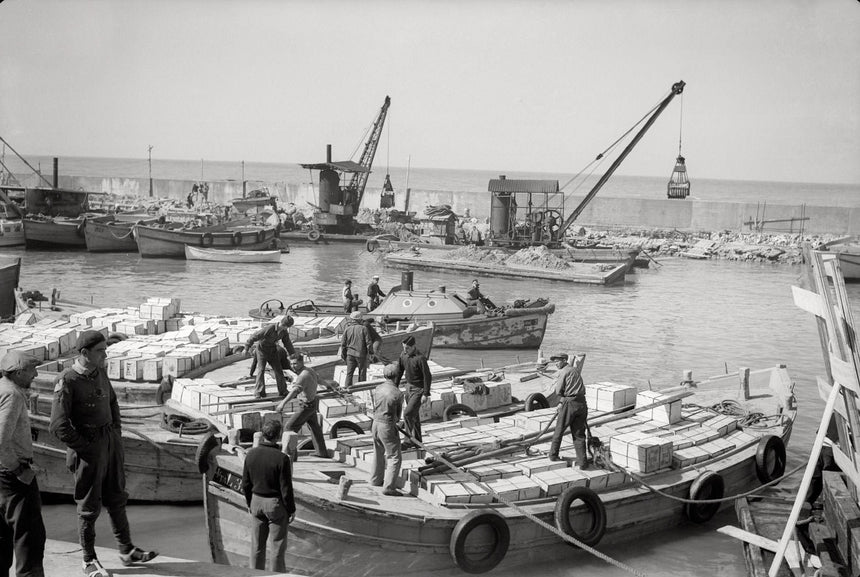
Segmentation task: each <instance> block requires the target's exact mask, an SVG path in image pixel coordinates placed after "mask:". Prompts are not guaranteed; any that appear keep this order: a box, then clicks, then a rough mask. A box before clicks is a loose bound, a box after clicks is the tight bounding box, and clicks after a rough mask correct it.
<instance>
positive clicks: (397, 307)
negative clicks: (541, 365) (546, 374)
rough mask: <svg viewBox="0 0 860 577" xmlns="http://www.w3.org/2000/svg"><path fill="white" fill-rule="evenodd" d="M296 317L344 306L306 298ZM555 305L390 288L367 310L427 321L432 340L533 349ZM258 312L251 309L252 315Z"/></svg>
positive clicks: (384, 317) (389, 319)
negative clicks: (486, 302) (479, 304)
mask: <svg viewBox="0 0 860 577" xmlns="http://www.w3.org/2000/svg"><path fill="white" fill-rule="evenodd" d="M288 310H289V311H290V313H291V314H292V315H294V316H297V317H302V316H320V315H331V314H341V315H344V314H346V313H344V312H343V307H342V306H340V305H333V304H315V303H314V302H313V301H310V300H305V301H300V302H298V303H294V304H292V305H290V306H289V307H288ZM554 311H555V305H554V304H551V303H548V302H547V301H546V300H544V299H537V300H535V301H532V302H523V301H521V302H516V303H514V305H506V306H503V307H498V308H495V309H492V310H491V309H486V312H483V313H481V312H478V311H477V309H476V307H475V306H474V305H470V304H468V297H467V296H465V295H461V294H458V293H454V292H451V293H448V292H442V291H439V290H432V291H419V290H411V291H396V292H394V291H392V292H390V293H389V294H388V296H386V297H385V299H384V300H383V301H382V303H380V305H379V306H378V307H376V308H375V309H373V311H371V312H369V313H368V314H369V315H371V316H372V317H373V318H374V319H376V320H377V322H378V324H380V325H392V324H395V325H396V323H398V322H400V323H410V322H419V323H427V322H432V323H433V324H434V325H435V327H436V332H435V333H434V336H433V346H435V347H438V348H464V349H536V348H538V347H540V345H541V343H542V342H543V337H544V333H545V332H546V323H547V319H548V317H549V315H550V314H552V313H553V312H554ZM254 314H259V312H257V313H255V311H251V315H252V316H253V315H254Z"/></svg>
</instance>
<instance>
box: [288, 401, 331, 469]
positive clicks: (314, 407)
mask: <svg viewBox="0 0 860 577" xmlns="http://www.w3.org/2000/svg"><path fill="white" fill-rule="evenodd" d="M319 403H320V401H319V399H314V400H313V401H311V402H310V403H305V404H303V405H302V410H301V411H297V412H295V413H293V416H292V417H290V420H289V421H287V424H286V425H284V429H289V430H291V431H293V432H296V433H298V432H299V430H300V429H301V428H302V425H304V424H305V423H307V424H308V427H310V428H311V434H312V436H313V440H314V448H315V449H316V450H317V456H318V457H323V458H328V449H327V448H326V446H325V437H324V436H323V432H322V427H321V426H320V422H319V417H318V416H317V415H319V410H318V408H319Z"/></svg>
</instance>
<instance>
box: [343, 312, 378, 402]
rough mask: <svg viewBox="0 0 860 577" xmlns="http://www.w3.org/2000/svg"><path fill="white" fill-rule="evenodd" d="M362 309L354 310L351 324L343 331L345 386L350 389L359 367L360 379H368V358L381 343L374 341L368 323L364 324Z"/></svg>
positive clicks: (351, 314)
mask: <svg viewBox="0 0 860 577" xmlns="http://www.w3.org/2000/svg"><path fill="white" fill-rule="evenodd" d="M363 316H364V315H363V314H362V313H361V311H353V312H352V313H350V315H349V320H350V324H349V326H347V327H346V329H345V330H344V331H343V336H342V337H341V339H340V358H342V359H343V360H344V361H345V362H346V379H345V380H344V382H343V387H344V388H345V389H346V390H349V389H350V387H352V377H353V375H354V374H355V370H356V369H358V380H359V381H366V380H367V360H368V357H369V356H370V355H371V354H375V351H374V345H376V349H377V350H378V349H379V344H377V343H374V341H373V339H372V337H371V334H370V331H369V330H368V329H367V325H365V324H364V322H363V320H362V317H363Z"/></svg>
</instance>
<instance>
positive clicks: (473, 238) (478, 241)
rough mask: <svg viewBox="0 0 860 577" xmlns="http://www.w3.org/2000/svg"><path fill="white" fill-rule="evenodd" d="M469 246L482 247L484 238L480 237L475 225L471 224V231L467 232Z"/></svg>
mask: <svg viewBox="0 0 860 577" xmlns="http://www.w3.org/2000/svg"><path fill="white" fill-rule="evenodd" d="M472 220H475V219H472ZM469 244H470V245H472V246H484V238H483V237H482V236H481V231H480V230H478V225H477V224H476V223H473V224H472V230H470V231H469Z"/></svg>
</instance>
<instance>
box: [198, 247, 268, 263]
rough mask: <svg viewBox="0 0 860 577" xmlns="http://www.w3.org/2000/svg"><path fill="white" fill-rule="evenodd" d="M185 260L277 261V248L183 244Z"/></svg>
mask: <svg viewBox="0 0 860 577" xmlns="http://www.w3.org/2000/svg"><path fill="white" fill-rule="evenodd" d="M185 259H186V260H205V261H210V262H239V263H242V262H247V263H260V262H267V263H279V262H281V251H280V249H279V250H219V249H212V248H200V247H197V246H191V245H189V244H186V245H185Z"/></svg>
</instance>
